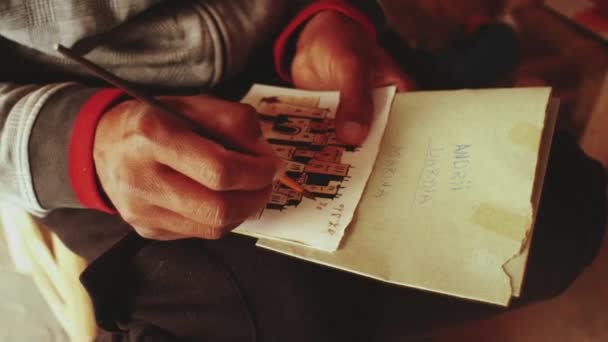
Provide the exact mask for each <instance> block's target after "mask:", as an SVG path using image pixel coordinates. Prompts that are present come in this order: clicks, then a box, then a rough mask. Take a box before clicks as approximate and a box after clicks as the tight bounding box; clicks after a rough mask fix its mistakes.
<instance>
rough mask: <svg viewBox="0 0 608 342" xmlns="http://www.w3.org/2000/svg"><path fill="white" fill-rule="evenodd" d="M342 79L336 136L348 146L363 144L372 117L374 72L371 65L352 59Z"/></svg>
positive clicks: (345, 68)
mask: <svg viewBox="0 0 608 342" xmlns="http://www.w3.org/2000/svg"><path fill="white" fill-rule="evenodd" d="M343 65H345V67H344V68H342V70H341V71H342V72H341V74H340V76H339V82H338V89H339V90H340V105H339V106H338V111H337V113H336V134H337V136H338V139H339V140H340V141H342V142H343V143H345V144H349V145H360V144H362V143H363V141H364V140H365V138H367V134H368V132H369V128H370V126H371V121H372V117H373V113H374V110H373V100H372V72H371V69H370V63H365V62H364V61H363V60H361V59H358V58H353V60H352V61H349V62H348V63H343Z"/></svg>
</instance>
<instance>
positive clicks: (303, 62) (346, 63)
mask: <svg viewBox="0 0 608 342" xmlns="http://www.w3.org/2000/svg"><path fill="white" fill-rule="evenodd" d="M291 75H292V78H293V81H294V83H295V86H296V87H298V88H306V89H317V90H336V89H337V90H339V91H340V107H339V108H338V113H337V115H336V128H337V135H338V138H339V139H340V140H342V141H343V142H344V143H347V144H352V145H359V144H361V143H362V142H363V140H364V139H365V138H366V137H367V133H368V131H369V128H370V124H371V122H370V121H371V116H372V114H373V102H372V88H373V87H376V86H383V85H389V84H394V85H396V86H397V88H398V90H399V91H404V90H408V89H410V88H411V87H412V82H411V81H410V80H409V79H408V78H407V76H406V75H405V74H404V73H403V72H402V71H401V69H400V67H399V66H398V65H397V63H395V61H393V60H392V58H391V57H390V56H389V55H388V54H387V53H386V51H384V50H383V49H382V48H381V47H380V46H378V44H377V43H376V42H375V41H374V40H373V39H372V38H371V37H370V36H369V34H368V33H367V32H366V31H365V30H364V29H363V28H362V27H361V26H360V25H359V24H358V23H355V22H354V21H352V20H351V19H350V18H347V17H345V16H343V15H341V14H339V13H336V12H333V11H324V12H320V13H319V14H317V15H315V16H314V17H313V18H312V19H311V20H310V21H309V22H308V23H307V24H306V26H305V27H304V28H303V30H302V32H301V33H300V36H299V38H298V42H297V49H296V54H295V56H294V59H293V62H292V65H291Z"/></svg>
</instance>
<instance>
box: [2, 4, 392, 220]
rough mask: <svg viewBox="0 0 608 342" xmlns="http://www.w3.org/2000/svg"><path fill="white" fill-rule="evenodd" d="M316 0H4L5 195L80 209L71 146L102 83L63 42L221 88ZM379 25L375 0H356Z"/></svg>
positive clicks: (144, 76)
mask: <svg viewBox="0 0 608 342" xmlns="http://www.w3.org/2000/svg"><path fill="white" fill-rule="evenodd" d="M306 2H307V1H293V0H290V1H286V0H274V1H271V0H257V1H254V0H209V1H207V0H199V1H194V0H171V1H169V0H167V1H162V0H122V1H120V0H105V1H94V0H62V1H53V0H27V1H12V0H0V59H1V60H0V202H1V201H9V202H12V203H15V204H17V205H19V206H21V207H23V208H26V209H27V210H28V211H30V212H31V213H33V214H35V215H38V216H44V215H46V214H48V212H49V211H51V210H53V209H56V208H79V207H80V204H79V202H78V201H77V199H76V198H75V196H74V194H73V192H72V189H71V186H70V183H69V178H68V165H67V163H68V162H67V160H68V158H67V154H68V145H69V141H70V136H71V129H72V126H73V123H74V119H75V116H76V113H77V112H78V110H79V108H80V107H81V106H82V105H83V103H84V102H85V101H86V100H87V99H88V98H89V97H90V96H91V95H92V94H93V93H94V92H95V91H96V89H93V88H89V87H86V86H83V85H81V84H78V83H77V82H74V80H78V79H80V78H81V77H83V76H84V77H86V76H91V75H87V71H86V70H83V69H82V68H80V67H79V66H77V65H74V64H73V63H71V62H69V61H68V60H65V59H63V58H62V57H61V56H60V55H58V54H57V53H56V52H55V51H54V49H53V48H54V46H55V44H57V43H61V44H63V45H66V46H71V47H73V48H75V49H77V50H79V51H81V52H83V53H86V56H87V57H88V58H90V59H92V60H93V61H95V62H97V63H99V64H101V65H103V66H104V67H106V68H108V69H110V70H111V71H113V72H114V73H116V74H118V75H119V76H121V77H123V78H126V79H128V80H130V81H132V82H136V83H139V84H142V85H152V86H157V85H162V86H163V87H172V88H181V87H193V86H195V87H200V88H203V89H204V88H207V89H209V88H212V87H213V86H215V85H217V84H218V83H220V82H222V81H223V80H225V79H226V78H228V77H230V76H231V75H234V74H236V73H238V72H239V71H241V70H242V69H243V67H244V66H245V64H246V61H247V58H248V56H249V55H250V53H251V51H252V49H253V48H254V47H256V46H257V45H258V44H260V43H261V42H263V41H264V40H267V39H268V38H269V36H271V35H272V34H273V33H276V32H277V31H278V30H280V28H281V25H283V24H284V22H285V20H288V19H289V16H290V15H293V13H295V12H296V11H297V10H298V8H299V7H301V6H302V5H303V4H305V3H306ZM352 3H354V5H356V6H359V7H360V8H361V9H362V10H364V11H365V12H366V13H369V14H370V16H371V18H372V20H373V21H375V22H376V23H377V24H380V23H382V11H381V10H380V8H379V6H378V4H376V3H375V1H352Z"/></svg>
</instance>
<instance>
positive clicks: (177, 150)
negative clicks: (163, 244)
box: [93, 96, 280, 240]
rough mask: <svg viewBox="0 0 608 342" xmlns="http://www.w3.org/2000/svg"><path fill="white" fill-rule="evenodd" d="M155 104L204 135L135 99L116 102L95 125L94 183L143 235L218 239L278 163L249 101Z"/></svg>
mask: <svg viewBox="0 0 608 342" xmlns="http://www.w3.org/2000/svg"><path fill="white" fill-rule="evenodd" d="M161 101H163V102H165V103H167V105H168V106H170V107H172V108H175V110H177V111H181V112H182V113H184V114H185V115H186V116H188V117H189V118H190V119H191V120H192V121H194V122H196V123H197V124H198V125H200V127H199V129H200V130H201V131H204V132H208V134H210V135H212V136H201V135H199V134H197V133H195V130H196V129H197V128H196V127H189V126H188V125H187V124H186V123H184V122H182V121H181V120H179V119H178V118H176V117H173V116H171V115H168V114H166V113H162V112H158V111H156V110H155V109H153V108H151V107H149V106H147V105H145V104H142V103H140V102H138V101H126V102H122V103H120V104H118V105H117V106H115V107H113V108H112V109H110V110H109V111H108V112H107V113H105V114H104V116H103V117H102V119H101V121H100V123H99V125H98V127H97V131H96V135H95V146H94V152H93V154H94V159H95V167H96V170H97V174H98V176H99V180H100V182H101V185H102V187H103V189H104V190H105V192H106V194H107V196H108V197H109V199H110V200H111V202H112V204H113V205H114V206H115V207H116V209H117V211H118V212H119V213H120V214H121V216H122V217H123V219H124V220H126V221H127V222H128V223H130V224H131V225H132V226H133V227H134V228H135V230H136V231H137V232H138V233H139V234H140V235H142V236H143V237H146V238H152V239H159V240H169V239H178V238H186V237H199V238H205V239H218V238H220V237H222V236H223V235H225V234H226V233H227V232H229V231H230V230H231V229H233V228H235V227H236V226H238V225H239V224H240V223H241V222H243V221H244V220H245V219H247V218H248V217H250V216H251V215H253V214H254V213H256V212H257V211H259V210H260V209H262V208H263V207H264V206H265V205H266V201H267V199H268V196H269V195H270V189H271V184H272V181H273V178H274V176H275V173H276V172H277V170H278V168H279V166H280V161H279V160H278V159H277V158H276V157H274V156H273V154H272V150H271V148H270V145H268V144H267V143H266V140H265V139H264V138H263V137H262V132H261V130H260V126H259V123H258V119H257V116H256V113H255V111H254V110H253V108H252V107H251V106H248V105H243V104H238V103H231V102H226V101H221V100H218V99H214V98H210V97H205V96H193V97H167V98H163V99H161ZM224 146H229V147H230V148H231V149H227V148H225V147H224ZM238 151H243V152H247V153H241V152H238Z"/></svg>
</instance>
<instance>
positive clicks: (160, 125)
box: [129, 107, 167, 144]
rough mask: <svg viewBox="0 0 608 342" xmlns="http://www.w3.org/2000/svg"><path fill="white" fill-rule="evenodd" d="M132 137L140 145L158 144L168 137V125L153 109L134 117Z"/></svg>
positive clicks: (147, 109)
mask: <svg viewBox="0 0 608 342" xmlns="http://www.w3.org/2000/svg"><path fill="white" fill-rule="evenodd" d="M132 121H133V122H132V125H131V130H129V132H130V135H131V136H132V137H133V138H136V140H137V142H139V143H140V144H147V143H152V144H154V143H157V142H158V141H159V140H161V139H162V138H163V137H165V136H166V135H167V125H166V124H165V123H164V121H163V120H162V119H161V118H160V117H159V113H157V112H155V111H154V110H153V109H152V108H148V107H147V108H146V109H143V110H142V111H141V112H139V113H138V114H137V115H134V116H133V119H132Z"/></svg>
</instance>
